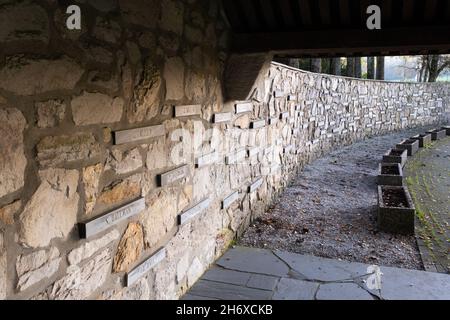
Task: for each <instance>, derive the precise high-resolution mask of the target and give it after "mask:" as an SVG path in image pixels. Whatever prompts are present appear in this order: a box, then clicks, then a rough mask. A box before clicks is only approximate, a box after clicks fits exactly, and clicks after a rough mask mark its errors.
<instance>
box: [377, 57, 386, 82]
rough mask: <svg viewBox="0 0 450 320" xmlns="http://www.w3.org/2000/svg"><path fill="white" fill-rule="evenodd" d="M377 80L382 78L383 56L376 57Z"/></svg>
mask: <svg viewBox="0 0 450 320" xmlns="http://www.w3.org/2000/svg"><path fill="white" fill-rule="evenodd" d="M376 76H377V80H384V57H382V56H380V57H377V75H376Z"/></svg>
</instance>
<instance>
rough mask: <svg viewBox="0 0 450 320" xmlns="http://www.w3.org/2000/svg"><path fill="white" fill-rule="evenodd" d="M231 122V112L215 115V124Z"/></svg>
mask: <svg viewBox="0 0 450 320" xmlns="http://www.w3.org/2000/svg"><path fill="white" fill-rule="evenodd" d="M228 121H231V112H221V113H215V114H214V118H213V123H221V122H228Z"/></svg>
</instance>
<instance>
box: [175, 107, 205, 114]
mask: <svg viewBox="0 0 450 320" xmlns="http://www.w3.org/2000/svg"><path fill="white" fill-rule="evenodd" d="M201 113H202V106H201V105H200V104H191V105H186V106H175V117H188V116H195V115H199V114H201Z"/></svg>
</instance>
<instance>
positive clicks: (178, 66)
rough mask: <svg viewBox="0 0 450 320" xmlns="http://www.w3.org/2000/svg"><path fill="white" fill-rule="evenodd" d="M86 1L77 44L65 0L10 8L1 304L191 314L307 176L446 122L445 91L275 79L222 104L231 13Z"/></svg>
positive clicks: (3, 115)
mask: <svg viewBox="0 0 450 320" xmlns="http://www.w3.org/2000/svg"><path fill="white" fill-rule="evenodd" d="M76 2H77V3H78V4H79V6H80V7H81V12H82V14H83V19H82V28H81V30H67V28H65V19H66V15H65V7H63V6H60V5H59V3H58V1H51V0H47V1H45V0H42V1H29V0H23V1H8V0H7V1H2V2H1V4H0V21H3V22H4V23H3V24H2V28H1V30H0V151H1V152H0V299H174V298H177V297H179V296H180V295H181V294H183V293H184V292H185V291H186V290H187V288H188V287H190V286H192V284H193V283H194V282H195V281H196V280H197V279H198V278H199V276H200V275H201V274H202V273H203V272H204V271H205V270H206V268H208V266H209V265H210V264H211V263H212V262H213V261H214V260H215V259H216V258H217V257H219V256H220V255H221V254H222V253H223V252H224V250H225V249H226V248H227V246H228V245H229V243H230V242H231V241H232V239H233V238H234V237H235V236H236V235H237V234H239V233H240V232H242V230H243V228H245V226H246V225H248V223H249V221H250V220H251V219H252V218H253V217H255V216H256V215H258V214H259V213H261V212H263V211H264V210H265V208H266V207H267V206H268V205H269V204H270V202H271V199H273V198H274V197H276V195H277V194H278V193H279V192H280V191H281V190H282V189H283V187H285V186H286V185H287V183H288V181H289V178H290V177H292V175H293V174H295V172H296V171H297V170H299V169H301V168H302V166H303V165H304V164H305V163H307V162H308V161H310V160H311V159H313V158H315V157H318V156H319V155H321V154H322V153H324V152H326V151H328V150H331V149H333V148H336V147H338V146H339V145H344V144H349V143H352V142H354V141H356V140H360V139H363V138H365V137H367V136H371V135H376V134H380V133H384V132H388V131H392V130H399V129H403V128H406V127H411V126H418V125H425V124H432V123H433V124H438V123H440V122H443V121H444V119H445V117H446V116H447V115H446V113H447V114H448V112H449V111H450V110H449V106H450V90H449V87H448V85H445V84H407V83H385V82H376V81H363V80H355V79H348V78H339V77H333V76H327V75H320V74H311V73H307V72H303V71H300V70H295V69H292V68H288V67H285V66H282V65H279V64H275V63H273V64H271V65H270V67H269V68H268V69H267V70H263V72H264V75H265V77H263V78H262V79H260V80H259V81H258V82H257V83H255V85H254V87H253V90H252V91H251V92H252V93H251V95H250V96H249V97H248V99H247V100H246V101H228V102H224V99H223V93H222V87H223V80H222V79H223V77H222V74H223V70H224V66H225V63H226V60H227V58H228V56H229V55H228V50H227V48H228V33H229V30H228V29H227V24H226V22H225V21H224V20H223V18H222V17H223V15H222V14H221V8H220V5H219V2H218V1H215V0H214V1H206V0H186V1H175V0H103V1H90V0H86V1H76ZM146 8H151V10H146ZM175 106H176V107H182V108H180V109H177V110H181V111H180V112H181V115H179V116H177V117H175V116H174V107H175ZM183 106H190V107H183ZM193 106H194V107H193ZM195 106H200V107H195ZM155 126H156V127H155ZM199 127H200V128H203V129H202V130H203V132H206V133H207V132H211V129H213V130H212V132H213V133H217V132H218V133H219V136H220V137H221V139H225V140H227V141H228V140H230V141H234V143H229V144H228V143H221V141H222V140H220V141H219V143H217V141H215V142H214V140H215V138H214V134H213V135H212V136H209V137H205V136H207V135H202V136H201V139H200V140H196V139H195V137H194V135H195V133H196V130H197V129H198V128H199ZM142 128H147V129H142ZM129 129H138V130H137V131H134V132H133V133H130V132H127V131H125V130H129ZM124 131H125V133H123V132H124ZM119 132H122V133H123V134H122V136H123V137H125V138H127V139H129V140H125V142H123V143H120V144H119V143H117V142H118V141H117V137H118V135H119ZM186 132H187V133H188V136H192V139H193V141H194V144H199V146H197V147H201V148H200V149H201V152H192V153H190V152H184V154H182V155H180V152H179V151H183V150H179V146H180V141H183V142H185V141H186V140H189V139H188V137H187V136H186ZM180 133H181V135H180ZM130 137H132V139H131V138H130ZM219 146H220V148H219ZM177 148H178V149H177ZM216 149H217V150H216ZM219 149H220V150H219ZM181 153H183V152H181ZM180 168H181V169H180ZM174 169H176V170H175V171H172V170H174ZM163 174H164V179H163V180H161V175H163ZM161 181H163V182H164V183H161ZM139 199H144V201H143V202H142V201H141V200H139ZM205 199H207V200H208V201H206V200H205ZM225 199H226V200H227V201H224V200H225ZM135 201H138V202H135ZM139 201H141V202H139ZM129 203H132V205H133V207H132V208H134V209H130V207H129V208H128V209H123V206H126V205H128V204H129ZM136 203H138V204H136ZM141 204H142V207H141ZM224 204H225V205H224ZM136 208H137V209H136ZM136 210H137V211H136ZM111 212H113V214H112V215H109V216H108V214H109V213H111ZM105 215H106V216H105ZM102 217H104V219H103V220H102V221H103V222H102V223H103V226H105V228H103V229H101V230H102V231H99V232H98V233H96V234H95V235H93V236H91V237H88V238H87V239H85V238H83V237H81V236H80V223H81V224H82V223H86V222H88V221H92V220H93V219H94V220H96V219H98V218H102ZM180 217H182V219H181V220H182V221H183V224H180ZM99 230H100V229H99ZM162 249H164V250H162ZM155 253H156V254H155ZM131 277H132V278H133V279H135V281H134V283H133V284H132V285H129V286H128V284H127V282H126V281H125V279H126V278H129V279H130V278H131ZM136 277H137V278H136Z"/></svg>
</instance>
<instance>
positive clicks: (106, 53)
mask: <svg viewBox="0 0 450 320" xmlns="http://www.w3.org/2000/svg"><path fill="white" fill-rule="evenodd" d="M81 48H82V50H83V51H84V53H85V55H86V58H87V59H89V60H91V61H92V62H97V63H100V64H106V65H110V64H112V63H113V62H114V55H113V53H112V52H111V51H110V50H108V49H106V48H105V47H102V46H97V45H93V44H92V43H88V44H87V43H84V44H82V46H81Z"/></svg>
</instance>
